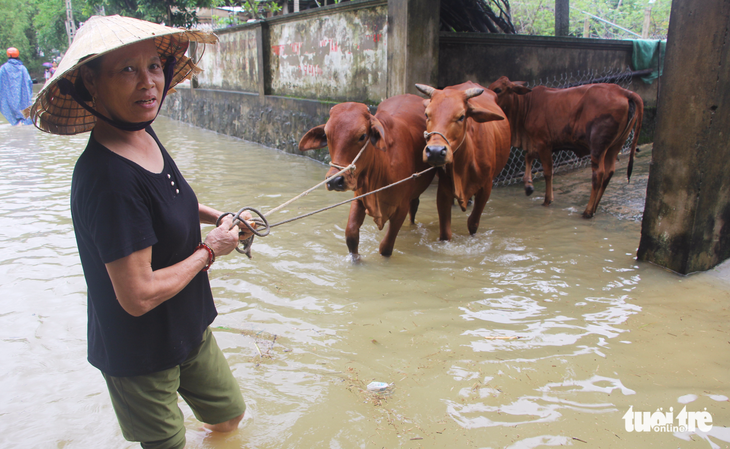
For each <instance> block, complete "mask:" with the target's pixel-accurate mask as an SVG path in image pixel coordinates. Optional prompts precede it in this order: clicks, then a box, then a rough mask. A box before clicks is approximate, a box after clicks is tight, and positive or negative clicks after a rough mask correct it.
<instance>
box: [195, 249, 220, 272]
mask: <svg viewBox="0 0 730 449" xmlns="http://www.w3.org/2000/svg"><path fill="white" fill-rule="evenodd" d="M200 248H205V250H206V251H208V263H207V264H205V266H204V267H203V271H208V268H210V266H211V265H213V262H215V253H214V252H213V249H212V248H211V247H210V246H208V245H206V244H205V243H202V242H201V243H200V244H199V245H198V247H197V248H195V251H197V250H199V249H200Z"/></svg>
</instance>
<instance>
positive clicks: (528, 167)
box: [522, 151, 535, 196]
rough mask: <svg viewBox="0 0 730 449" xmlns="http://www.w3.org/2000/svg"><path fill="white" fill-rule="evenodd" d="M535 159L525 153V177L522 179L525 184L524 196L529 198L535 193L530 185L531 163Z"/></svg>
mask: <svg viewBox="0 0 730 449" xmlns="http://www.w3.org/2000/svg"><path fill="white" fill-rule="evenodd" d="M534 160H535V158H534V157H533V156H532V155H531V154H530V152H529V151H526V152H525V176H523V177H522V179H523V182H524V183H525V195H527V196H530V195H532V192H534V191H535V187H534V186H533V185H532V161H534Z"/></svg>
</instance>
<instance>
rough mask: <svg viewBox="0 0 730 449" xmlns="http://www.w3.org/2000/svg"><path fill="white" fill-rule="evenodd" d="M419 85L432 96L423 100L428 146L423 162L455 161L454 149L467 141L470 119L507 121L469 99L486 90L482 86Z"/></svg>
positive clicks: (424, 152) (443, 162)
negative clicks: (469, 87)
mask: <svg viewBox="0 0 730 449" xmlns="http://www.w3.org/2000/svg"><path fill="white" fill-rule="evenodd" d="M416 88H417V89H418V90H420V91H421V92H423V93H424V94H426V95H428V97H429V99H427V100H425V101H424V105H425V106H426V134H425V136H426V148H425V149H424V150H423V161H424V162H426V163H428V164H430V165H432V166H434V167H441V166H444V165H446V164H450V163H452V162H453V161H454V151H457V150H458V149H459V148H460V147H461V146H462V145H463V144H464V140H465V139H466V136H467V126H466V125H467V119H472V120H474V121H475V122H478V123H485V122H490V121H492V120H504V117H502V116H501V115H497V114H494V113H492V112H490V111H487V110H486V109H483V108H480V107H477V106H475V105H472V104H471V103H470V102H469V99H470V98H474V97H476V96H478V95H481V94H482V93H483V92H484V89H482V88H478V87H475V88H471V89H467V90H456V89H444V90H439V89H435V88H433V87H431V86H427V85H425V84H416Z"/></svg>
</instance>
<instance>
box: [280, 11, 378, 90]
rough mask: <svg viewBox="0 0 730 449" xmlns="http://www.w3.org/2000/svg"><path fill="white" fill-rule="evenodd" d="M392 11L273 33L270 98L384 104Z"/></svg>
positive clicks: (286, 25)
mask: <svg viewBox="0 0 730 449" xmlns="http://www.w3.org/2000/svg"><path fill="white" fill-rule="evenodd" d="M387 16H388V9H387V5H379V6H374V7H368V8H362V9H355V10H346V11H342V12H331V13H330V14H327V15H316V16H312V17H309V18H308V20H305V21H299V20H297V21H287V22H284V21H282V22H280V23H277V22H273V23H271V25H270V28H269V44H270V46H269V51H270V54H269V55H268V57H269V70H270V76H271V84H270V89H271V90H270V93H271V94H272V95H285V96H294V97H301V98H318V99H326V100H334V101H350V100H353V99H357V100H359V101H364V102H373V103H380V102H381V101H383V100H384V99H385V98H387V97H386V92H387V73H388V67H387V62H388V61H387V38H386V35H387Z"/></svg>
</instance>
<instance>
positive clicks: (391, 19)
mask: <svg viewBox="0 0 730 449" xmlns="http://www.w3.org/2000/svg"><path fill="white" fill-rule="evenodd" d="M440 8H441V1H440V0H388V93H387V95H388V97H392V96H394V95H400V94H405V93H413V94H415V93H418V91H417V90H416V87H415V84H416V83H421V84H428V85H430V86H434V87H436V84H437V83H438V55H439V26H440V24H439V19H440Z"/></svg>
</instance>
